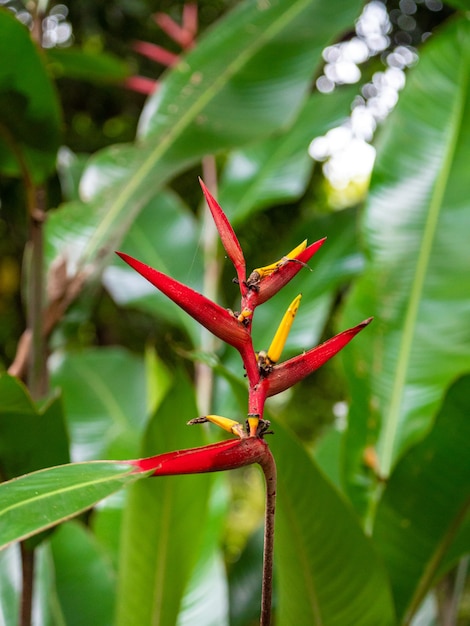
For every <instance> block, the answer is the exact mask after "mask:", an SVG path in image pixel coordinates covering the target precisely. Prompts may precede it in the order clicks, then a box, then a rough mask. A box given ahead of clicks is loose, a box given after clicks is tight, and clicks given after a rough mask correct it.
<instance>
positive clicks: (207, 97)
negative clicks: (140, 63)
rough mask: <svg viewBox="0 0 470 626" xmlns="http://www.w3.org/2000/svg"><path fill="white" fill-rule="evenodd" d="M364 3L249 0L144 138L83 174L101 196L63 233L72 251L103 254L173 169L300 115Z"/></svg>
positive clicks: (177, 76)
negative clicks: (318, 72)
mask: <svg viewBox="0 0 470 626" xmlns="http://www.w3.org/2000/svg"><path fill="white" fill-rule="evenodd" d="M358 10H359V3H358V4H357V6H356V5H355V3H352V2H351V1H350V0H333V4H329V5H328V7H326V6H324V5H323V4H318V3H314V2H311V1H310V0H295V2H292V1H291V0H289V1H288V0H276V1H275V2H271V3H270V4H268V5H266V6H263V7H262V8H261V7H260V6H259V5H258V4H254V3H252V2H244V3H241V4H240V5H239V6H238V7H237V8H236V9H235V10H234V11H233V12H232V13H230V14H228V15H227V16H226V17H225V19H224V20H223V21H222V22H220V23H219V24H218V26H217V29H215V30H214V31H213V32H212V33H208V34H207V35H206V37H204V38H203V39H202V40H201V42H200V43H199V44H198V45H197V46H196V47H195V48H194V50H192V51H191V52H190V53H189V54H188V55H187V56H186V57H184V59H183V60H182V61H181V62H180V63H179V64H178V65H177V66H176V67H175V68H173V69H172V70H171V71H170V72H169V73H168V74H167V75H166V77H165V79H164V80H163V81H162V84H161V86H160V89H159V90H158V92H157V94H156V95H155V96H154V97H152V98H151V99H150V100H149V101H148V103H147V105H146V107H145V109H144V111H143V114H142V118H141V122H140V130H139V142H138V144H137V145H136V146H135V147H133V146H130V145H124V146H113V147H111V148H109V149H106V150H104V151H102V152H101V153H99V154H98V155H95V156H94V158H93V159H92V161H91V162H90V164H89V166H88V168H87V169H86V170H85V173H84V176H83V179H82V182H81V193H82V198H84V199H86V200H87V201H88V202H90V201H92V202H93V204H92V205H90V206H89V207H87V208H86V209H85V208H84V209H83V210H82V215H86V216H87V224H86V225H85V224H83V218H82V225H81V227H79V228H76V227H75V228H73V230H72V231H71V232H70V233H69V235H68V237H67V238H66V239H65V241H64V244H65V247H66V248H68V249H72V248H74V249H75V250H76V252H75V253H73V254H72V252H70V251H69V254H72V256H73V257H74V258H77V257H78V258H80V265H81V267H83V266H85V265H86V264H88V263H93V262H95V261H96V260H97V258H98V257H99V258H100V259H101V261H100V262H104V259H106V257H107V255H108V254H109V252H110V250H112V249H114V248H116V247H118V246H119V244H120V242H121V241H122V238H123V237H124V235H125V233H126V232H127V230H128V228H129V227H130V224H131V223H132V222H133V221H134V219H135V218H136V216H137V214H138V212H139V211H140V209H141V208H142V207H143V206H144V204H145V203H146V202H148V200H149V199H150V198H151V197H152V195H154V194H155V193H156V192H157V190H158V189H159V188H160V187H161V186H162V184H163V183H164V182H166V181H167V180H168V178H169V177H170V176H175V175H176V174H177V173H178V172H180V171H181V170H182V169H184V168H187V167H188V166H189V165H191V164H192V163H194V162H195V161H196V160H197V159H200V158H201V157H202V156H204V155H206V154H210V153H215V152H220V151H221V150H226V149H228V148H230V147H233V146H239V145H242V144H243V143H247V142H249V141H253V140H254V139H256V138H257V137H260V136H266V135H267V134H269V133H271V132H273V131H275V130H277V129H279V128H280V127H283V126H286V125H287V124H288V123H289V122H292V121H293V120H294V118H295V115H296V112H297V111H298V110H299V107H300V106H301V104H302V102H303V100H304V98H305V96H306V94H307V92H308V90H309V88H310V83H311V80H312V77H313V74H314V71H315V68H316V66H317V64H318V62H319V59H320V54H321V50H322V48H323V47H324V46H325V45H326V43H328V41H330V40H331V39H332V38H333V37H335V36H337V33H338V32H339V31H341V30H342V29H344V28H345V27H346V26H348V25H350V24H351V23H352V21H353V19H354V17H355V15H356V13H357V11H358ZM61 210H64V208H62V209H61ZM72 210H73V208H72Z"/></svg>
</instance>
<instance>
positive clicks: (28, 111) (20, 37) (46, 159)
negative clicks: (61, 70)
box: [0, 9, 60, 182]
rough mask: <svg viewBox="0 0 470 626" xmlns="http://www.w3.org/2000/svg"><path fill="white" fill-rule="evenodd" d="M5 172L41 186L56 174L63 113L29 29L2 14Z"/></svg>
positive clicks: (0, 164) (0, 151)
mask: <svg viewBox="0 0 470 626" xmlns="http://www.w3.org/2000/svg"><path fill="white" fill-rule="evenodd" d="M0 58H1V59H3V62H2V64H1V67H0V130H1V133H0V170H1V171H2V173H6V174H8V175H10V176H11V175H14V176H18V175H20V174H23V175H24V173H25V172H24V171H23V172H22V167H20V165H19V161H18V158H20V159H21V161H22V162H23V167H24V168H25V169H26V170H27V172H28V175H29V176H31V177H32V178H33V179H34V180H35V181H36V182H42V181H43V180H44V179H45V178H47V176H48V175H49V174H50V173H51V172H52V171H53V169H54V165H55V158H56V153H57V149H58V147H59V141H60V131H59V128H60V110H59V103H58V99H57V96H56V93H55V89H54V86H53V84H52V83H51V81H50V79H49V76H48V73H47V70H46V68H45V65H44V62H43V59H42V57H41V55H40V53H39V51H38V50H37V49H36V46H35V45H34V43H33V41H32V39H31V35H30V33H29V31H28V29H27V28H26V27H25V26H24V25H23V24H21V23H20V22H19V20H18V19H16V17H15V16H14V15H13V14H12V13H11V12H10V11H8V10H6V9H2V10H0Z"/></svg>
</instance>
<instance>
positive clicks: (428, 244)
mask: <svg viewBox="0 0 470 626" xmlns="http://www.w3.org/2000/svg"><path fill="white" fill-rule="evenodd" d="M465 70H466V63H464V62H462V63H461V66H460V72H459V82H458V85H459V97H458V98H456V100H455V103H454V107H453V110H452V115H451V116H450V119H451V120H455V123H454V124H452V125H451V127H452V133H451V134H450V139H449V142H448V144H447V150H446V153H445V157H444V159H443V167H442V168H441V171H440V173H439V176H438V177H437V179H436V183H435V185H434V190H433V194H432V197H431V202H430V205H429V213H428V220H427V222H426V227H425V230H424V233H423V238H422V245H421V248H420V252H419V256H418V262H417V264H416V271H415V273H414V277H413V282H412V285H411V297H410V299H409V302H408V307H407V310H406V316H405V323H404V327H403V333H402V341H401V343H400V350H399V354H398V359H397V362H396V367H395V372H396V375H395V378H394V383H393V389H392V394H391V396H390V404H389V410H388V414H387V415H386V417H385V428H384V434H383V439H382V441H383V448H382V451H381V454H379V457H380V465H381V468H380V473H381V475H382V476H388V475H389V474H390V471H391V468H392V464H393V462H394V459H393V455H394V453H395V451H396V442H397V434H398V427H399V420H400V412H401V405H402V399H403V393H404V389H405V385H406V378H407V374H408V369H409V363H410V358H411V352H412V347H413V340H414V336H415V329H416V326H417V319H418V310H419V306H420V303H421V301H422V293H423V290H424V282H425V278H426V272H427V269H428V266H429V262H430V258H431V253H432V246H433V242H434V237H435V234H436V230H437V224H438V221H439V217H440V212H441V209H442V200H443V197H444V194H445V191H446V187H447V181H448V179H449V173H450V170H451V165H452V162H453V157H454V155H455V151H456V147H457V142H458V136H459V129H460V127H461V124H462V119H463V111H464V104H465V94H466V90H467V87H468V76H467V73H466V71H465Z"/></svg>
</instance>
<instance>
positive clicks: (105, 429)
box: [51, 348, 164, 461]
mask: <svg viewBox="0 0 470 626" xmlns="http://www.w3.org/2000/svg"><path fill="white" fill-rule="evenodd" d="M53 361H54V363H55V365H54V367H53V370H52V377H51V380H52V384H53V385H56V386H57V387H59V388H61V389H62V390H63V398H64V404H65V408H66V412H67V419H68V423H69V428H70V433H71V439H72V455H73V460H74V461H90V460H93V459H97V458H106V457H108V458H109V457H110V456H111V457H113V456H115V455H118V457H117V458H119V457H121V458H132V457H135V456H137V455H138V446H139V444H138V441H139V439H138V438H139V433H142V431H143V429H144V425H145V421H146V419H147V416H148V413H149V410H150V407H149V406H148V397H147V381H146V373H145V367H144V362H143V360H142V359H139V358H137V357H135V356H134V355H132V354H131V353H130V352H128V351H126V350H123V349H122V348H107V349H103V348H102V349H90V350H83V351H81V352H77V353H75V354H74V353H64V354H62V355H61V354H58V353H56V354H55V355H54V359H53ZM161 383H162V384H164V381H163V380H162V381H161ZM113 453H114V454H113Z"/></svg>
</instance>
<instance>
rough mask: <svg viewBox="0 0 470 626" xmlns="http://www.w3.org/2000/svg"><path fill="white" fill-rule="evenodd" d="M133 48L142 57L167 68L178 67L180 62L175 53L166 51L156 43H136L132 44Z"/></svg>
mask: <svg viewBox="0 0 470 626" xmlns="http://www.w3.org/2000/svg"><path fill="white" fill-rule="evenodd" d="M132 47H133V49H134V50H135V51H136V52H138V53H139V54H141V55H142V56H145V57H147V58H148V59H150V60H151V61H155V63H160V64H161V65H166V66H167V67H171V66H172V65H176V63H177V62H178V61H179V56H178V55H177V54H175V53H174V52H170V51H169V50H166V49H165V48H162V47H161V46H157V45H156V44H154V43H149V42H148V41H135V42H134V43H133V44H132Z"/></svg>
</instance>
